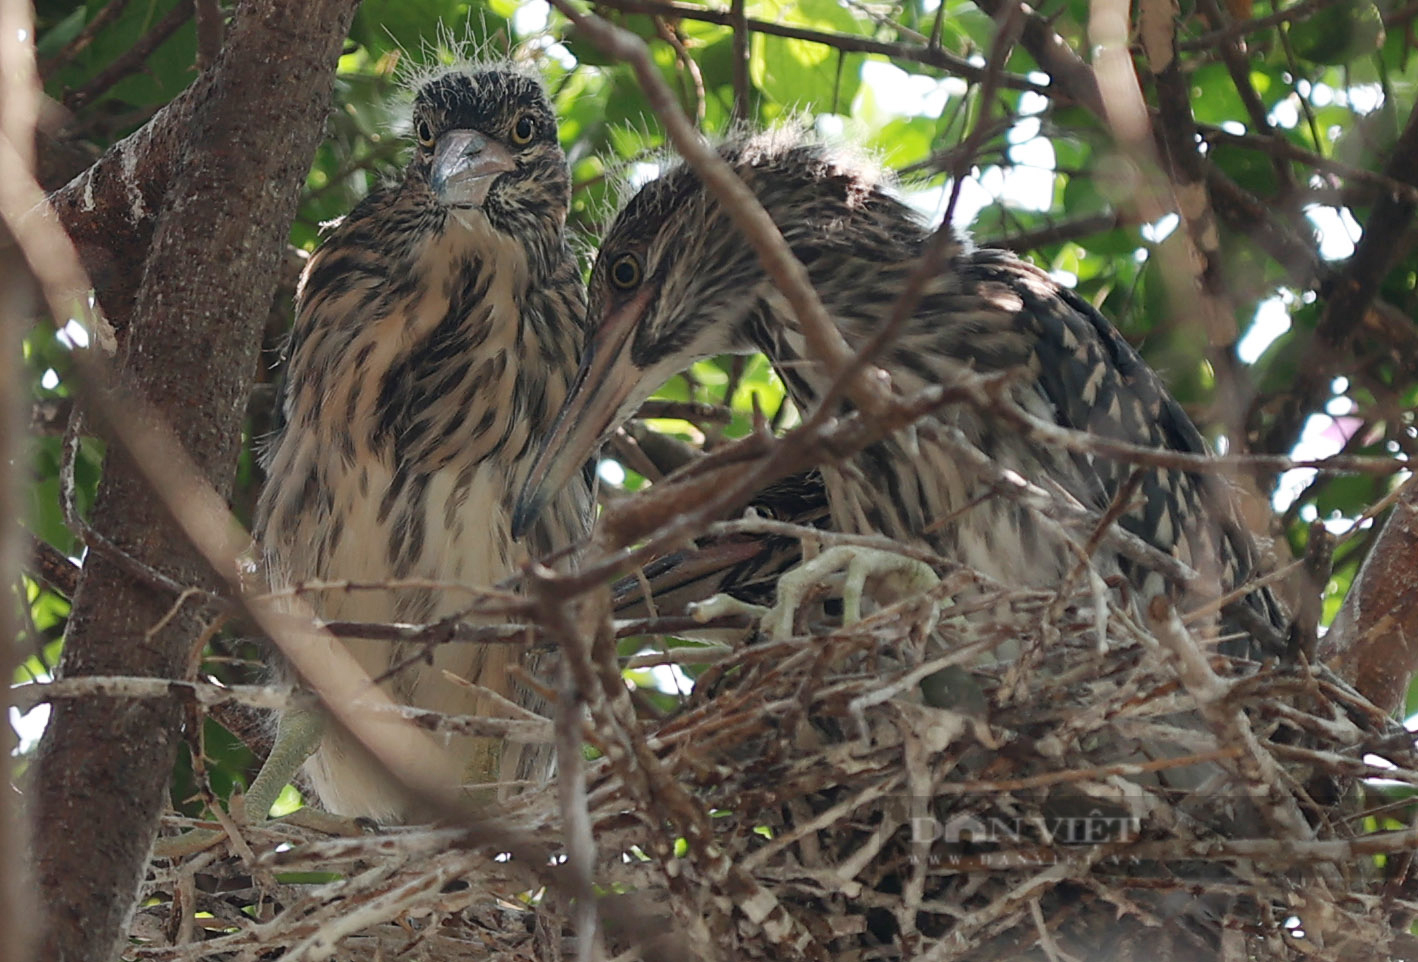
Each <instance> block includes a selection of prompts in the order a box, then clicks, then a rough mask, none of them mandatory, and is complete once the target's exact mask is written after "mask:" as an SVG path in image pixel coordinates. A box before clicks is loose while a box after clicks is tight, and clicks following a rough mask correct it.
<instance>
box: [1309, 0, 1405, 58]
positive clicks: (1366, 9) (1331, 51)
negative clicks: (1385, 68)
mask: <svg viewBox="0 0 1418 962" xmlns="http://www.w3.org/2000/svg"><path fill="white" fill-rule="evenodd" d="M1290 44H1291V46H1292V47H1293V48H1294V50H1295V56H1297V57H1299V58H1300V59H1302V60H1308V61H1309V62H1310V63H1318V64H1327V65H1337V64H1346V63H1348V62H1349V61H1351V60H1354V59H1357V58H1359V57H1362V56H1364V55H1365V54H1370V53H1374V52H1375V51H1377V50H1378V49H1379V48H1380V47H1382V46H1383V45H1384V20H1383V15H1382V14H1381V13H1380V12H1379V8H1378V6H1377V5H1375V4H1374V3H1372V2H1370V0H1348V2H1346V3H1335V4H1331V5H1330V6H1327V7H1322V8H1321V9H1320V10H1319V11H1317V12H1316V13H1315V14H1314V15H1313V16H1311V17H1310V18H1308V19H1306V20H1301V21H1299V22H1298V23H1294V24H1291V25H1290Z"/></svg>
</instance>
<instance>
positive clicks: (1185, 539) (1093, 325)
mask: <svg viewBox="0 0 1418 962" xmlns="http://www.w3.org/2000/svg"><path fill="white" fill-rule="evenodd" d="M962 269H963V271H964V273H965V275H966V283H967V285H969V284H971V283H974V284H989V285H1001V286H1003V287H1007V288H1008V289H1009V290H1011V291H1012V292H1014V294H1016V295H1017V297H1018V298H1019V301H1020V303H1021V304H1022V306H1021V308H1020V309H1019V310H1018V312H1017V313H1016V314H1015V318H1014V320H1015V323H1016V324H1017V325H1018V328H1019V332H1020V333H1021V334H1023V335H1024V341H1025V343H1027V344H1029V345H1030V348H1029V351H1030V355H1029V357H1028V358H1027V364H1028V366H1029V367H1030V368H1031V369H1032V371H1033V373H1034V374H1035V377H1036V384H1037V389H1038V391H1039V392H1040V393H1041V394H1042V395H1043V397H1044V399H1045V400H1046V401H1047V403H1048V405H1049V407H1050V408H1051V409H1052V410H1053V411H1054V412H1055V417H1056V420H1057V422H1058V423H1059V424H1060V425H1061V426H1063V427H1067V428H1073V429H1077V430H1082V431H1088V432H1090V433H1092V434H1095V435H1098V436H1100V437H1104V438H1109V439H1112V440H1116V441H1122V442H1127V443H1130V444H1137V445H1144V446H1149V447H1153V448H1158V449H1162V450H1169V451H1178V452H1184V453H1188V454H1208V453H1209V450H1208V447H1207V444H1206V442H1205V440H1204V439H1203V438H1202V436H1201V433H1200V432H1199V431H1198V430H1197V428H1196V425H1195V424H1193V423H1192V420H1191V418H1189V417H1188V416H1187V414H1186V412H1185V411H1184V410H1182V407H1181V405H1179V404H1178V403H1177V401H1176V400H1175V399H1174V398H1173V397H1172V395H1171V393H1170V392H1169V391H1168V390H1167V387H1166V385H1165V384H1163V383H1162V380H1161V378H1160V377H1158V376H1157V374H1156V372H1155V371H1153V370H1152V368H1150V367H1149V366H1148V365H1147V362H1145V361H1144V360H1143V359H1142V357H1141V356H1140V355H1139V354H1138V353H1137V351H1136V350H1134V349H1133V347H1132V346H1131V345H1130V344H1128V343H1127V341H1125V340H1123V338H1122V335H1120V334H1119V333H1118V331H1117V329H1116V328H1114V327H1113V325H1112V324H1110V323H1109V322H1108V320H1107V319H1106V318H1104V317H1103V316H1102V315H1101V314H1099V313H1098V311H1097V310H1095V309H1094V308H1093V306H1092V305H1091V304H1089V303H1088V302H1087V301H1086V300H1084V299H1083V298H1081V297H1079V296H1078V295H1077V294H1075V293H1074V292H1072V291H1070V290H1068V289H1067V288H1064V287H1062V286H1061V285H1059V284H1058V283H1057V282H1055V281H1054V280H1053V279H1052V278H1050V277H1049V276H1048V275H1047V274H1045V273H1044V272H1043V271H1041V270H1039V269H1037V268H1035V267H1033V266H1031V265H1029V264H1026V263H1024V262H1023V261H1021V260H1019V259H1018V258H1016V257H1014V256H1013V255H1012V254H1009V253H1008V252H1005V251H998V250H978V251H974V252H972V253H971V254H970V255H968V257H967V258H966V263H965V264H963V265H962ZM1075 463H1076V464H1077V466H1078V468H1079V471H1080V474H1081V476H1082V477H1083V478H1085V479H1087V480H1088V481H1089V482H1090V483H1092V484H1094V485H1096V487H1095V490H1093V491H1092V492H1088V494H1091V495H1092V501H1093V505H1094V506H1095V507H1100V508H1101V507H1103V506H1105V505H1107V504H1108V503H1109V502H1110V501H1111V500H1112V498H1113V496H1114V495H1115V494H1116V493H1117V492H1118V491H1119V489H1120V488H1122V486H1123V485H1124V484H1125V483H1126V482H1127V480H1128V479H1129V477H1130V476H1131V475H1132V474H1133V472H1134V471H1135V470H1136V466H1135V465H1133V464H1130V463H1127V462H1125V461H1122V460H1118V459H1114V458H1107V457H1102V456H1094V455H1078V456H1076V458H1075ZM1137 497H1138V499H1139V500H1140V504H1139V505H1138V507H1137V508H1136V509H1134V510H1133V511H1131V512H1129V513H1127V514H1126V515H1124V516H1123V517H1122V518H1121V519H1120V524H1121V525H1122V526H1123V527H1124V528H1125V529H1127V530H1128V531H1130V532H1132V533H1133V534H1136V535H1138V536H1139V537H1141V538H1143V539H1144V540H1146V541H1148V542H1149V543H1151V544H1152V545H1154V546H1155V547H1157V548H1159V549H1161V550H1162V551H1166V552H1168V553H1171V554H1173V555H1175V556H1177V557H1179V558H1181V559H1182V560H1183V561H1186V562H1187V563H1188V564H1190V565H1192V566H1193V567H1195V568H1197V569H1198V570H1200V571H1201V572H1202V573H1203V575H1205V576H1209V577H1210V578H1212V579H1214V580H1215V581H1217V582H1219V585H1218V587H1219V588H1220V589H1221V590H1225V589H1229V588H1231V587H1234V586H1236V585H1239V584H1242V583H1244V582H1245V581H1246V580H1248V579H1250V578H1251V577H1252V576H1253V575H1254V573H1255V569H1256V566H1257V551H1256V547H1255V542H1254V539H1253V538H1252V535H1251V533H1250V531H1249V530H1248V529H1247V528H1246V526H1245V524H1244V523H1243V522H1242V520H1241V515H1240V512H1239V509H1238V507H1237V503H1236V499H1235V495H1234V493H1233V492H1232V491H1231V490H1230V489H1229V487H1228V486H1227V484H1226V483H1225V482H1224V481H1223V480H1222V479H1221V478H1219V477H1218V476H1217V475H1215V474H1212V473H1194V472H1186V471H1179V470H1170V469H1163V468H1148V469H1145V470H1144V471H1143V472H1142V475H1141V479H1140V484H1139V487H1138V494H1137ZM1085 500H1087V498H1085ZM1246 603H1247V605H1248V607H1250V608H1251V609H1253V610H1254V611H1255V612H1256V613H1257V614H1259V615H1260V616H1261V617H1262V618H1263V619H1264V621H1265V622H1268V623H1269V624H1270V625H1272V626H1274V627H1276V628H1279V627H1281V626H1282V625H1283V623H1284V617H1283V615H1282V613H1281V611H1280V609H1279V606H1278V604H1277V602H1276V599H1275V598H1274V596H1273V595H1272V594H1271V592H1270V591H1268V590H1265V589H1262V590H1259V591H1255V592H1252V593H1251V594H1250V595H1249V596H1248V599H1247V602H1246Z"/></svg>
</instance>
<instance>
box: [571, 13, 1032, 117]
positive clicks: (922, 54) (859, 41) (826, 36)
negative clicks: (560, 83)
mask: <svg viewBox="0 0 1418 962" xmlns="http://www.w3.org/2000/svg"><path fill="white" fill-rule="evenodd" d="M595 5H596V6H598V7H607V8H609V9H611V10H621V11H624V12H626V13H644V14H650V15H652V16H664V17H680V18H683V19H685V20H699V21H702V22H703V23H717V24H719V25H720V26H725V27H732V26H733V25H734V15H733V12H732V11H729V10H715V9H712V8H708V7H697V6H694V5H692V4H688V3H674V2H670V0H596V4H595ZM557 6H558V7H559V8H560V9H561V10H562V11H563V12H566V11H567V10H568V8H567V7H564V6H561V4H557ZM567 16H568V17H570V18H571V19H572V20H573V21H574V20H575V19H576V17H573V16H572V15H571V14H570V13H567ZM577 16H582V14H580V13H579V12H578V14H577ZM744 23H745V24H746V26H747V29H748V30H749V31H751V32H753V33H763V34H768V35H769V36H773V37H786V38H788V39H790V40H806V41H809V42H811V43H820V44H824V45H826V46H829V47H835V48H836V49H837V50H840V51H843V52H844V53H877V54H882V55H883V56H886V57H891V58H892V59H894V60H905V61H908V62H910V63H919V64H924V65H926V66H928V67H935V68H937V69H939V70H944V71H946V72H947V73H951V74H954V75H956V76H958V77H964V78H965V79H966V80H972V81H982V80H984V78H985V74H986V72H987V68H985V67H978V66H976V65H975V64H972V63H970V62H969V61H968V60H966V59H964V58H963V57H958V56H956V55H954V54H952V53H949V52H947V51H945V50H941V49H939V48H933V47H931V46H929V45H926V44H907V43H889V42H886V41H882V40H872V39H869V38H867V37H857V36H853V35H851V34H846V33H832V32H830V31H823V30H809V29H806V28H803V27H793V26H789V25H787V24H781V23H775V22H773V21H771V20H755V19H753V18H748V19H746V20H745V21H744ZM622 59H625V60H626V62H627V63H633V62H634V61H633V60H630V59H627V58H622ZM999 82H1000V86H1003V87H1007V88H1009V89H1011V90H1032V91H1034V92H1035V93H1041V94H1042V93H1050V92H1051V91H1050V89H1049V87H1048V85H1046V84H1040V83H1036V82H1035V81H1033V80H1030V79H1029V78H1027V77H1021V76H1019V75H1018V74H1010V73H1002V74H1001V76H1000V81H999ZM647 93H648V89H647Z"/></svg>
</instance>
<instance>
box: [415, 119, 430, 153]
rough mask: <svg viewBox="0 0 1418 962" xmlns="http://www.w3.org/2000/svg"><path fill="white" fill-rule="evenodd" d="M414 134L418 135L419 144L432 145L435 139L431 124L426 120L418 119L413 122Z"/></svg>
mask: <svg viewBox="0 0 1418 962" xmlns="http://www.w3.org/2000/svg"><path fill="white" fill-rule="evenodd" d="M414 136H416V137H418V139H419V144H420V146H423V147H432V146H433V143H434V139H435V138H434V136H433V125H432V124H430V123H429V122H428V121H427V120H420V121H419V122H418V123H416V124H414Z"/></svg>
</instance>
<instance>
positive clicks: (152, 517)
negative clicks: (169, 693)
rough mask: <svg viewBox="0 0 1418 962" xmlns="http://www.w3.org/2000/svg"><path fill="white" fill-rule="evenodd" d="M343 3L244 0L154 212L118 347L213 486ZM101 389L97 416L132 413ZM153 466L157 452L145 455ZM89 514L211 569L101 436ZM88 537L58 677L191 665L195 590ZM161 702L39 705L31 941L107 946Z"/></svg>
mask: <svg viewBox="0 0 1418 962" xmlns="http://www.w3.org/2000/svg"><path fill="white" fill-rule="evenodd" d="M354 6H355V4H354V2H353V0H315V2H310V3H287V2H284V0H247V2H244V3H242V4H240V5H239V6H238V8H237V11H236V13H235V16H234V17H233V19H232V21H231V24H230V31H229V34H228V40H227V44H226V46H225V48H224V50H223V51H222V54H221V56H220V57H219V59H218V60H217V62H216V64H215V65H214V66H213V68H212V71H211V74H210V76H209V77H207V78H203V80H204V82H203V83H201V84H200V86H198V87H196V88H194V91H193V93H194V95H195V96H196V98H197V99H196V102H195V103H194V105H193V109H192V119H191V122H190V125H189V126H188V127H187V128H186V131H185V136H184V137H183V138H182V139H181V145H182V149H183V155H182V156H181V158H180V159H179V161H178V162H177V163H176V164H174V166H173V170H174V171H175V176H174V179H173V181H172V182H171V183H170V184H169V185H168V189H167V190H166V201H165V204H164V207H163V209H162V211H161V213H160V214H159V215H158V217H157V221H156V228H155V230H154V232H153V237H152V246H151V249H150V250H149V252H148V256H147V259H146V266H145V272H144V275H143V280H142V284H141V286H140V288H139V290H138V293H137V298H136V301H135V304H134V309H133V316H132V319H131V326H130V328H129V331H128V335H127V338H126V340H125V345H124V348H125V349H124V352H123V357H122V362H123V367H124V375H125V376H124V380H125V383H126V384H128V385H131V386H132V387H133V390H134V391H135V392H136V393H137V394H139V395H140V397H139V398H138V400H139V401H140V402H141V406H142V407H143V408H144V409H145V410H146V411H147V412H149V414H150V415H151V416H152V417H154V418H156V419H157V420H158V422H159V423H160V424H162V425H163V427H164V429H170V430H171V431H172V433H173V435H174V436H175V438H176V440H177V442H178V443H180V444H181V446H182V448H183V449H184V450H185V452H186V453H187V455H188V456H190V458H191V459H192V461H193V462H194V463H195V465H196V466H197V468H198V469H199V470H200V471H201V472H202V473H203V475H204V476H205V478H206V480H207V481H208V482H210V484H211V485H212V486H213V487H214V488H215V489H216V491H217V492H218V493H219V494H221V495H222V497H226V495H227V493H228V492H229V491H230V484H231V477H232V473H233V469H234V466H235V463H236V456H237V453H238V450H239V447H240V441H241V419H242V411H243V405H244V401H245V398H246V395H247V392H248V390H249V388H250V384H251V378H252V373H253V369H254V365H255V361H256V352H257V346H258V343H259V335H260V331H261V327H262V324H263V323H264V322H265V319H266V315H267V313H268V310H269V307H270V303H271V297H272V294H273V291H274V289H275V282H276V275H277V268H278V265H279V263H280V256H281V253H282V251H283V249H284V246H285V242H286V237H287V233H288V231H289V229H290V223H291V220H292V218H293V217H294V214H295V208H296V202H297V198H298V195H299V190H300V188H301V185H302V184H303V182H304V178H305V173H306V170H307V169H308V167H309V164H310V160H311V157H312V155H313V153H314V150H315V147H316V145H317V143H318V142H319V140H320V138H321V136H322V133H323V121H324V118H325V116H326V114H327V112H328V109H329V105H330V98H331V92H332V86H333V83H332V81H333V68H334V64H335V61H336V58H337V57H338V55H339V52H340V48H341V43H342V41H343V39H344V36H345V33H346V31H347V30H348V28H349V24H350V19H351V17H352V15H353V12H354ZM132 411H133V408H131V407H129V406H128V405H124V406H123V407H121V408H118V407H115V406H113V405H110V407H109V410H107V411H104V412H90V414H91V416H92V415H95V414H97V415H99V417H98V418H94V420H95V421H96V422H97V421H98V420H101V419H109V420H111V419H114V418H118V417H131V416H133V415H132ZM158 469H159V470H161V466H159V467H158ZM93 527H94V529H95V531H96V532H97V533H98V534H100V535H101V536H102V537H103V538H105V539H107V540H108V541H109V542H111V543H112V545H113V546H115V547H116V548H117V549H118V550H119V551H121V552H123V553H125V554H128V555H131V556H132V558H134V559H136V560H137V561H138V562H140V563H141V564H142V565H145V566H147V567H149V568H151V569H154V570H156V571H158V572H161V573H162V574H164V575H166V576H168V577H170V578H172V579H174V580H176V581H177V582H180V583H182V584H193V585H212V584H213V583H214V582H215V579H214V578H213V577H212V575H211V572H210V569H209V567H208V566H207V564H206V563H205V562H204V561H203V560H202V558H201V556H200V554H199V553H198V552H197V551H196V549H194V548H193V547H192V546H191V545H190V544H189V543H188V542H187V540H186V539H185V538H184V536H183V535H182V533H181V531H180V530H179V528H178V527H177V526H176V525H175V524H174V523H173V521H172V519H171V517H170V515H169V511H168V509H167V507H166V506H165V505H163V504H162V503H160V502H159V499H157V498H156V497H155V496H154V495H153V493H152V490H151V488H150V486H149V484H148V483H147V481H146V480H145V479H144V475H143V473H142V471H140V470H139V467H138V464H137V463H136V460H135V459H134V458H133V457H132V456H131V455H130V454H129V453H127V452H126V451H124V450H123V449H122V448H121V447H120V446H119V445H118V444H116V443H113V442H112V441H110V448H109V454H108V457H107V459H106V461H105V464H104V476H103V481H102V483H101V485H100V487H99V491H98V497H97V500H96V503H95V505H94V511H93ZM176 600H177V599H174V598H173V597H172V596H171V595H168V594H166V593H164V592H162V591H159V590H155V589H154V587H152V586H151V584H150V583H145V581H144V580H143V579H142V578H141V577H137V576H135V569H134V566H133V565H132V564H131V563H128V562H125V560H124V559H122V558H118V557H116V556H115V555H114V554H113V552H112V551H111V550H110V549H106V548H94V547H91V549H90V555H89V559H88V562H87V564H86V565H85V567H84V575H83V580H82V582H81V584H80V587H79V591H78V594H77V597H76V598H75V599H74V606H73V613H72V617H71V620H70V623H69V630H68V635H67V638H66V643H65V647H64V656H63V659H62V661H61V664H60V672H61V674H62V675H63V676H65V677H75V676H80V675H90V674H132V675H150V676H157V677H175V678H181V677H186V676H189V675H190V674H191V671H192V665H193V664H194V650H193V648H194V645H195V644H196V643H197V634H198V633H197V629H198V627H199V625H200V624H201V622H202V620H203V617H202V612H201V610H200V606H199V605H196V604H193V603H190V601H189V602H188V603H184V604H182V605H180V606H178V610H177V614H176V616H175V617H173V616H171V615H172V613H173V610H174V603H175V601H176ZM180 720H181V712H180V708H179V706H178V704H177V703H175V702H159V701H136V700H134V701H106V700H98V699H93V700H70V701H64V702H61V703H58V704H56V705H55V706H54V708H53V714H52V716H51V719H50V723H49V727H48V730H47V731H46V733H45V737H44V740H43V742H42V743H41V746H40V749H39V753H38V757H37V760H36V765H35V772H34V780H33V785H32V788H31V791H30V795H31V807H32V810H33V811H34V813H35V819H36V828H35V849H36V851H35V872H36V876H37V882H38V886H39V898H40V902H41V903H42V904H43V905H44V906H45V907H46V908H47V910H48V912H49V916H48V918H47V919H46V922H47V925H46V928H45V931H44V933H43V937H42V950H41V957H43V958H45V959H53V960H57V962H58V960H64V962H67V960H72V962H94V960H102V959H107V958H111V957H113V956H114V953H115V948H116V946H118V945H119V944H120V940H121V939H122V938H123V936H124V934H125V930H126V924H127V921H128V919H129V918H130V916H131V913H132V911H133V906H134V904H135V902H134V900H135V896H136V894H137V891H138V886H139V883H140V881H141V879H142V873H143V866H144V862H145V860H146V858H147V855H148V852H149V850H150V848H151V845H152V840H153V836H154V834H155V833H156V830H157V824H158V818H159V816H160V815H161V813H162V810H163V807H164V805H165V804H166V801H167V799H166V790H167V785H168V781H169V777H170V772H171V769H172V764H173V761H174V757H175V752H176V748H177V744H178V741H179V739H180V732H179V728H180V724H179V723H180Z"/></svg>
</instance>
